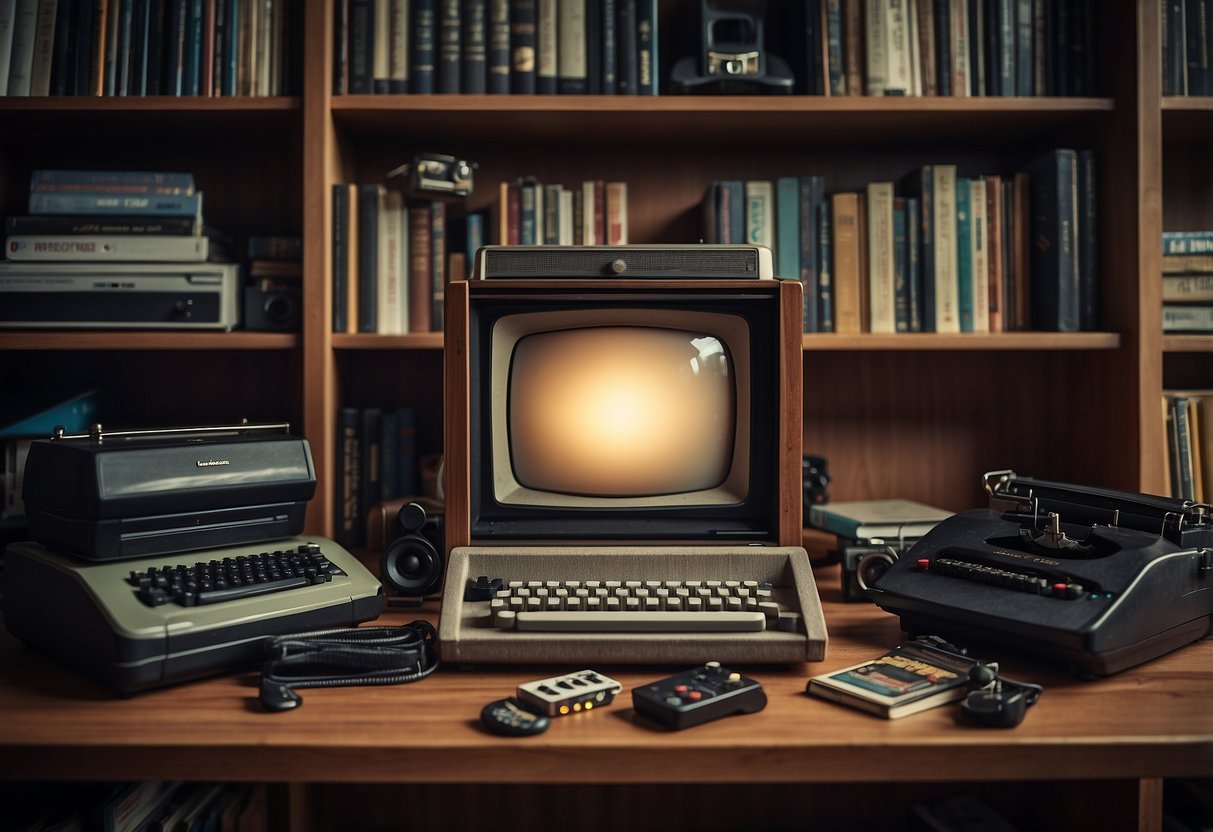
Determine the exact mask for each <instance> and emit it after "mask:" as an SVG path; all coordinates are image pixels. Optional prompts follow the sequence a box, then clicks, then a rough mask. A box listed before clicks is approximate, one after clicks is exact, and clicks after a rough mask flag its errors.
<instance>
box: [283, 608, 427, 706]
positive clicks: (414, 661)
mask: <svg viewBox="0 0 1213 832" xmlns="http://www.w3.org/2000/svg"><path fill="white" fill-rule="evenodd" d="M437 644H438V634H437V632H436V631H435V630H434V627H433V625H432V624H430V623H429V622H428V621H421V620H417V621H413V622H410V623H408V624H404V625H401V626H399V627H346V628H341V629H335V630H316V631H313V632H309V633H290V634H287V635H281V636H275V637H274V638H273V639H271V640H270V641H268V642H267V643H266V654H267V656H268V658H267V659H266V661H265V665H264V666H263V667H262V669H261V696H260V699H261V704H262V705H264V706H265V708H266V709H267V710H271V711H286V710H290V709H291V708H295V707H298V706H299V705H300V704H301V703H302V701H303V699H302V698H301V697H300V696H299V694H297V693H296V692H295V690H294V689H295V688H327V687H341V686H348V685H402V684H406V683H408V682H416V681H418V680H420V679H424V678H425V677H426V676H429V675H430V674H431V673H433V672H434V671H435V670H437V669H438V651H437Z"/></svg>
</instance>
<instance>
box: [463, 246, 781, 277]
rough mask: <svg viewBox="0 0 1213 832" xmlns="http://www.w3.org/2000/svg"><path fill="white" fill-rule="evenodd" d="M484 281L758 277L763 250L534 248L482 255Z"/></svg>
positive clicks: (508, 248)
mask: <svg viewBox="0 0 1213 832" xmlns="http://www.w3.org/2000/svg"><path fill="white" fill-rule="evenodd" d="M483 255H484V257H483V268H482V273H481V274H480V275H478V276H479V277H483V278H566V279H567V278H592V277H618V278H632V277H663V278H688V279H690V278H732V279H737V278H759V277H762V275H761V273H760V268H759V256H758V250H757V249H755V248H748V247H737V248H717V247H714V246H703V247H696V246H688V247H686V248H678V247H670V248H666V247H661V248H633V247H628V246H621V247H619V248H614V249H604V248H557V247H552V248H531V247H526V248H524V247H519V246H503V247H494V248H489V249H485V250H484V252H483Z"/></svg>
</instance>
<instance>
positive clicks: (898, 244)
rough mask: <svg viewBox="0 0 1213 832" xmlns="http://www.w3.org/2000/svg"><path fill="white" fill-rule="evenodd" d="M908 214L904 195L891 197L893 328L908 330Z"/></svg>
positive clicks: (899, 330) (898, 330) (902, 330)
mask: <svg viewBox="0 0 1213 832" xmlns="http://www.w3.org/2000/svg"><path fill="white" fill-rule="evenodd" d="M908 222H909V216H908V213H907V211H906V200H905V198H904V197H894V199H893V328H894V329H895V330H896V331H897V332H909V331H910V280H909V277H910V264H909V259H908V252H907V250H906V246H907V245H908V243H907V240H908V238H909V232H908V231H907V227H906V226H907V225H908Z"/></svg>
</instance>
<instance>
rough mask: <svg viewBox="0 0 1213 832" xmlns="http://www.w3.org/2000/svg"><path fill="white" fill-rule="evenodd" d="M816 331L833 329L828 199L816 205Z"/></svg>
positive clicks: (832, 274) (832, 286)
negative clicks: (817, 253)
mask: <svg viewBox="0 0 1213 832" xmlns="http://www.w3.org/2000/svg"><path fill="white" fill-rule="evenodd" d="M817 251H818V252H819V257H818V260H817V331H818V332H833V331H834V269H833V268H832V264H833V256H834V252H833V247H832V246H831V222H830V201H829V200H828V199H824V198H823V199H822V200H821V205H819V206H818V207H817Z"/></svg>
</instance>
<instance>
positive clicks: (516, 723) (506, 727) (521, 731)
mask: <svg viewBox="0 0 1213 832" xmlns="http://www.w3.org/2000/svg"><path fill="white" fill-rule="evenodd" d="M480 722H481V724H482V725H484V727H485V728H486V729H488V730H489V731H491V732H492V733H494V734H502V735H504V736H507V737H526V736H530V735H531V734H542V733H543V732H544V731H546V730H547V729H548V725H550V724H551V720H549V719H548V718H547V717H546V716H544V715H543V714H541V713H538V712H537V711H534V710H532V709H531V708H530V707H528V706H527V705H526V704H525V703H523V702H519V701H518V700H517V699H515V698H514V697H512V696H511V697H510V698H509V699H498V700H497V701H496V702H490V703H489V704H487V705H485V706H484V709H483V710H481V711H480Z"/></svg>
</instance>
